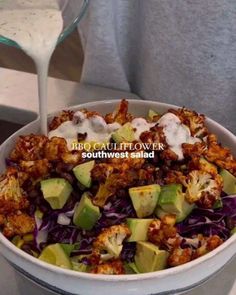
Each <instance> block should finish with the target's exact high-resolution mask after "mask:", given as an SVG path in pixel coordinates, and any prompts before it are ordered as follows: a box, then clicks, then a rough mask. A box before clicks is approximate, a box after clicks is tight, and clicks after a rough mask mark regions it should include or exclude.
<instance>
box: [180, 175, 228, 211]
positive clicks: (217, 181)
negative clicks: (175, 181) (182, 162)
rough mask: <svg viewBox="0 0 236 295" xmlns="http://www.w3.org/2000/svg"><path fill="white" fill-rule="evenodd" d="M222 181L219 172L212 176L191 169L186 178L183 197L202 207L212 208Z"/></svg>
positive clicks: (217, 197)
mask: <svg viewBox="0 0 236 295" xmlns="http://www.w3.org/2000/svg"><path fill="white" fill-rule="evenodd" d="M222 188H223V181H222V178H221V176H220V175H219V174H217V175H216V176H215V177H213V176H212V175H211V174H209V173H207V172H205V171H200V170H193V171H191V172H190V173H189V175H188V176H187V179H186V194H185V198H186V200H187V201H188V202H189V203H190V204H193V203H197V204H198V205H199V206H201V207H203V208H212V207H213V205H214V203H215V201H216V200H218V199H219V198H220V194H221V192H222Z"/></svg>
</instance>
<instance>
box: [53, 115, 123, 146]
mask: <svg viewBox="0 0 236 295" xmlns="http://www.w3.org/2000/svg"><path fill="white" fill-rule="evenodd" d="M120 127H121V125H120V124H118V123H112V124H107V123H106V121H105V120H104V119H103V118H102V117H100V116H97V115H95V116H92V117H89V118H87V117H86V115H85V114H84V113H82V112H80V111H78V112H76V113H75V114H74V119H73V121H67V122H64V123H62V124H61V125H60V126H59V127H58V128H57V129H55V130H52V131H50V132H49V134H48V136H49V138H52V137H53V136H57V137H63V138H65V140H66V142H67V146H68V149H69V150H71V149H72V146H73V143H74V142H75V141H77V138H78V133H81V134H84V133H86V134H87V136H86V139H85V141H86V142H107V141H109V140H110V138H111V135H112V133H113V132H114V131H116V130H117V129H119V128H120Z"/></svg>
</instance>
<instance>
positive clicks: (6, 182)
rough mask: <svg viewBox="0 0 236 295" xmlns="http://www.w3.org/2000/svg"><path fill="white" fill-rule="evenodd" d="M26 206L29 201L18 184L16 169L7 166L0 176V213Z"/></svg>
mask: <svg viewBox="0 0 236 295" xmlns="http://www.w3.org/2000/svg"><path fill="white" fill-rule="evenodd" d="M28 206H29V202H28V200H27V198H26V196H25V193H24V191H23V190H22V189H21V187H20V184H19V180H18V171H17V170H16V169H15V168H12V167H10V168H7V171H6V173H5V174H3V175H2V176H1V178H0V214H4V215H6V214H8V213H11V212H14V211H16V210H19V209H25V208H27V207H28Z"/></svg>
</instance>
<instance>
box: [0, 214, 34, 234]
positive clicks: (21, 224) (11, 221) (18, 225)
mask: <svg viewBox="0 0 236 295" xmlns="http://www.w3.org/2000/svg"><path fill="white" fill-rule="evenodd" d="M34 228H35V220H34V218H32V217H30V216H29V215H27V214H25V213H22V212H19V211H18V212H17V213H14V214H10V215H8V216H6V217H5V221H4V224H3V234H4V236H6V237H7V238H11V237H13V236H15V235H19V236H23V235H25V234H28V233H32V232H33V231H34Z"/></svg>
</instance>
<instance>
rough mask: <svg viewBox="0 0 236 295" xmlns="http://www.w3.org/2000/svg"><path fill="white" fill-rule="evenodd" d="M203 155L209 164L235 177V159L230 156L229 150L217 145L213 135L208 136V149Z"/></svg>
mask: <svg viewBox="0 0 236 295" xmlns="http://www.w3.org/2000/svg"><path fill="white" fill-rule="evenodd" d="M204 155H205V158H206V159H207V160H208V161H209V162H212V163H215V164H216V165H218V166H219V167H221V168H224V169H226V170H229V171H230V172H231V173H232V174H233V175H234V176H236V159H235V158H234V157H233V155H232V154H231V152H230V149H228V148H225V147H222V146H221V145H220V144H218V143H217V138H216V136H215V135H213V134H210V135H209V136H208V149H207V150H206V151H205V153H204Z"/></svg>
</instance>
